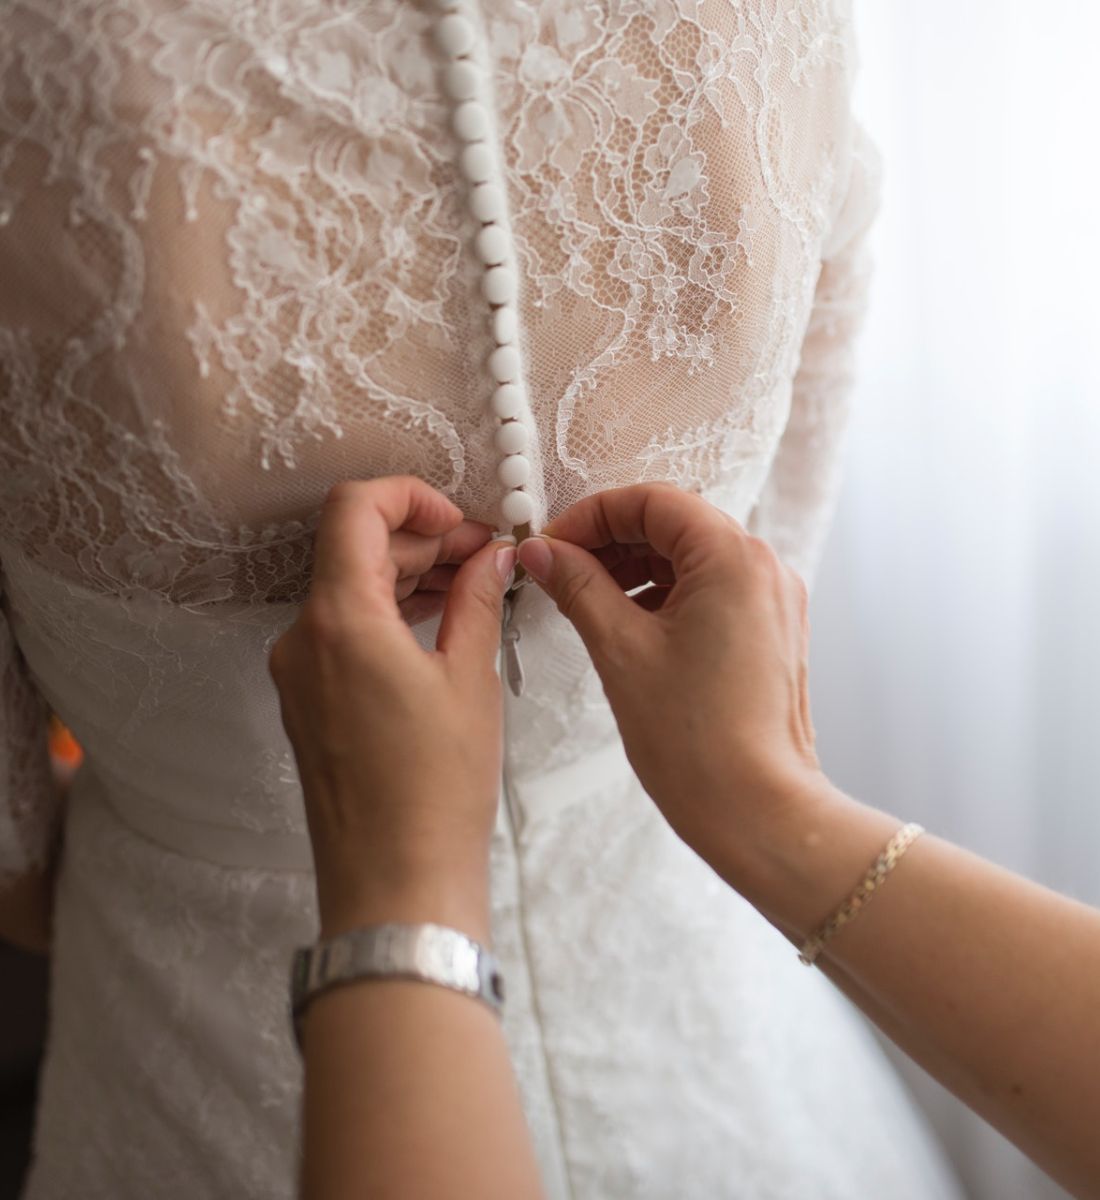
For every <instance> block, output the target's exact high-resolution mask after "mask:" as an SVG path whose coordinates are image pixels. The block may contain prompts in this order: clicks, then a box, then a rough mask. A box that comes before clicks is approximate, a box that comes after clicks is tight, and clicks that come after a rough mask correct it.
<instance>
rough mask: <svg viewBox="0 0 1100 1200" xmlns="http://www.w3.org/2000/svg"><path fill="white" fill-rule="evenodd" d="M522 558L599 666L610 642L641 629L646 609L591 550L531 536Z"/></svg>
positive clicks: (521, 548) (523, 550)
mask: <svg viewBox="0 0 1100 1200" xmlns="http://www.w3.org/2000/svg"><path fill="white" fill-rule="evenodd" d="M519 560H520V562H521V563H522V564H523V566H524V567H525V568H526V569H527V571H528V573H529V574H530V575H531V576H532V577H533V578H534V579H535V580H536V582H537V583H538V584H539V586H540V587H542V588H543V590H544V591H546V592H547V593H548V594H549V596H550V597H551V598H552V599H553V601H554V603H555V604H556V605H557V606H558V610H559V611H560V612H561V613H562V615H563V616H564V617H565V618H566V619H567V620H568V621H571V622H572V624H573V625H574V626H575V627H576V630H577V632H578V633H579V634H580V635H581V639H582V641H583V642H584V644H585V646H586V647H587V648H588V653H589V654H590V655H591V656H592V659H593V661H594V662H596V664H597V666H599V663H600V661H601V660H602V659H603V658H604V657H605V654H606V652H607V651H608V649H609V648H610V647H611V646H613V645H617V644H619V643H621V642H622V640H623V638H627V639H629V638H631V637H633V636H636V635H638V634H640V632H641V630H640V627H639V624H638V623H639V621H642V620H645V618H644V617H643V615H642V613H640V612H639V611H638V609H637V607H636V606H635V605H634V604H632V603H631V601H630V600H629V598H628V597H626V596H624V595H623V592H622V588H620V586H619V584H618V583H616V581H615V580H614V578H613V577H612V575H611V573H610V572H609V571H608V570H607V569H606V568H605V567H604V566H603V564H602V563H601V562H600V561H599V559H597V558H596V557H595V555H592V554H589V552H588V551H587V550H584V549H582V548H581V547H580V546H574V545H573V543H572V542H565V541H560V540H559V539H557V538H548V537H533V538H527V539H526V540H525V541H523V542H521V543H520V547H519Z"/></svg>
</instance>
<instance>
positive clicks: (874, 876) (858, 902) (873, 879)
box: [798, 823, 924, 967]
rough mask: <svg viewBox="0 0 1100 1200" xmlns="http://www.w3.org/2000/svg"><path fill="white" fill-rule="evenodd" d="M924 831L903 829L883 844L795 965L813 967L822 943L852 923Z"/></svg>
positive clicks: (811, 937) (809, 942)
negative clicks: (803, 964) (877, 854)
mask: <svg viewBox="0 0 1100 1200" xmlns="http://www.w3.org/2000/svg"><path fill="white" fill-rule="evenodd" d="M923 832H924V829H923V827H922V826H920V825H915V824H912V823H911V824H909V825H903V826H902V827H901V828H900V829H899V830H898V831H897V833H895V834H894V836H893V837H892V838H891V839H890V840H889V841H888V842H887V843H886V849H885V850H883V852H882V853H881V854H880V855H879V856H878V858H876V859H875V861H874V862H873V863H872V864H871V869H870V870H869V871H868V872H867V874H866V875H864V877H863V881H862V882H861V883H860V885H859V886H858V887H857V888H856V890H855V891H854V892H853V893H852V894H851V895H850V896H849V897H848V899H847V900H845V901H844V903H843V904H842V905H841V906H840V907H839V908H838V909H837V910H836V912H834V913H833V915H832V916H831V917H829V919H828V920H827V921H825V923H824V924H823V925H822V926H821V927H820V928H819V929H818V930H817V932H816V933H814V934H811V935H810V937H808V938H807V939H806V943H805V945H804V946H803V947H802V952H801V953H800V954H799V956H798V961H799V962H801V963H805V965H806V966H807V967H812V966H813V965H814V962H815V960H816V959H817V956H818V955H819V954H820V953H821V951H822V949H823V948H824V946H825V943H826V942H827V941H828V940H829V939H830V938H831V937H832V936H833V935H834V934H835V933H837V932H838V930H841V929H843V928H844V926H845V925H847V924H848V922H849V921H853V920H855V918H856V917H857V916H859V914H860V912H861V911H862V910H863V908H864V907H865V906H866V905H867V904H869V903H870V902H871V900H872V899H873V898H874V894H875V892H876V891H878V889H879V888H880V887H882V884H883V882H884V881H885V879H886V876H887V875H889V874H890V872H891V871H892V870H893V869H894V868H895V867H896V866H897V865H898V861H899V860H900V858H901V856H902V855H903V854H904V853H905V852H906V850H908V849H909V847H910V846H911V845H912V844H913V843H914V842H915V841H916V840H917V838H919V837H920V835H921V834H922V833H923Z"/></svg>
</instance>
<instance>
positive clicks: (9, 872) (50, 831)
mask: <svg viewBox="0 0 1100 1200" xmlns="http://www.w3.org/2000/svg"><path fill="white" fill-rule="evenodd" d="M48 718H49V712H48V709H47V707H46V704H45V701H44V700H43V699H42V697H41V696H40V695H39V694H38V691H37V690H36V688H35V686H34V683H33V682H32V680H31V677H30V673H29V672H28V670H27V664H26V662H25V660H24V658H23V655H22V654H21V653H20V650H19V647H18V646H17V645H16V642H15V638H14V636H13V634H12V631H11V626H10V625H9V623H8V615H7V606H6V603H5V600H4V594H3V590H2V577H0V887H3V886H4V885H5V884H7V883H10V882H11V881H13V880H14V879H16V878H18V877H19V876H20V875H24V874H26V873H27V872H28V871H31V870H33V869H34V868H36V867H42V866H45V864H46V861H47V859H48V858H49V855H50V851H51V848H52V845H53V838H54V834H55V832H56V828H57V818H58V816H59V815H60V799H59V791H58V788H57V785H56V783H55V782H54V779H53V773H52V771H51V769H50V758H49V746H48V740H47V731H48Z"/></svg>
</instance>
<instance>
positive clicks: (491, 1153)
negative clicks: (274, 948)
mask: <svg viewBox="0 0 1100 1200" xmlns="http://www.w3.org/2000/svg"><path fill="white" fill-rule="evenodd" d="M305 1054H306V1092H305V1160H304V1169H303V1188H302V1194H303V1196H304V1197H305V1198H306V1200H343V1198H345V1197H346V1198H348V1200H351V1198H353V1197H354V1198H356V1200H359V1198H362V1197H367V1196H369V1197H371V1200H386V1198H389V1197H392V1198H393V1200H406V1198H407V1197H409V1196H416V1197H418V1198H420V1200H467V1197H470V1196H478V1197H484V1198H486V1200H535V1198H536V1197H540V1196H541V1194H542V1193H541V1190H540V1187H539V1182H538V1174H537V1170H536V1167H535V1163H534V1157H533V1153H532V1151H531V1148H530V1139H529V1136H528V1133H527V1129H526V1126H525V1124H524V1118H523V1113H522V1110H521V1108H520V1102H519V1096H518V1093H517V1089H516V1084H515V1080H514V1078H513V1075H512V1068H511V1063H510V1061H509V1057H508V1048H507V1045H506V1044H505V1041H504V1035H503V1033H502V1031H501V1026H500V1022H499V1020H498V1019H497V1018H496V1017H495V1016H494V1015H493V1013H491V1012H490V1011H489V1010H488V1008H486V1007H485V1006H484V1005H483V1004H482V1003H481V1002H480V1001H478V1000H474V999H471V998H469V997H467V996H463V995H460V994H459V993H457V992H451V991H448V990H447V989H444V988H439V987H434V986H432V985H430V984H422V983H405V982H399V981H385V982H378V981H370V982H364V983H360V984H353V985H350V986H347V987H341V988H336V989H333V990H332V991H331V992H329V993H327V994H325V995H322V996H320V997H318V998H317V999H316V1000H315V1001H314V1004H313V1005H312V1006H311V1011H310V1013H309V1017H308V1020H307V1023H306V1034H305Z"/></svg>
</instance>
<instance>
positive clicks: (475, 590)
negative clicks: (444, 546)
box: [436, 541, 516, 670]
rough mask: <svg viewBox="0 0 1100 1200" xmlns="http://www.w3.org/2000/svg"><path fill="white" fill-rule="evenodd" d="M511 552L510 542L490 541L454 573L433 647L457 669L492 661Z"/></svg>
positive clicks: (513, 561) (498, 630) (476, 666)
mask: <svg viewBox="0 0 1100 1200" xmlns="http://www.w3.org/2000/svg"><path fill="white" fill-rule="evenodd" d="M515 554H516V552H515V547H513V546H509V545H504V544H502V543H501V542H499V541H496V542H491V543H490V544H489V545H487V546H483V547H482V548H481V549H480V550H479V551H478V552H477V553H476V554H474V555H473V556H471V557H470V558H468V559H467V560H466V561H465V562H464V563H463V564H462V566H461V567H459V569H458V572H457V574H456V575H455V577H454V582H453V583H452V584H451V590H450V591H449V592H448V593H447V603H446V606H445V607H444V609H443V620H442V621H441V623H440V626H439V636H438V637H437V638H436V649H437V650H438V651H439V653H441V654H443V655H445V656H446V657H447V658H448V659H449V660H451V661H452V662H453V663H455V664H456V666H457V667H458V668H459V669H460V670H477V669H480V668H481V667H484V666H488V667H490V668H493V667H494V664H495V663H496V657H497V652H498V651H499V649H500V624H501V617H502V601H503V598H504V584H505V580H506V578H507V576H508V574H509V573H510V572H511V570H512V567H513V566H514V564H515Z"/></svg>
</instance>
